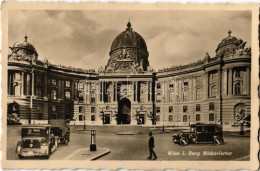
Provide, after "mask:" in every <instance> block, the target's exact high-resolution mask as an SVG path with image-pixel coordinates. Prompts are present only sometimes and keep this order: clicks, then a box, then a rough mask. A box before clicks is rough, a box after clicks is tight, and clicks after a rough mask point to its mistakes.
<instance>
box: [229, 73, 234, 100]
mask: <svg viewBox="0 0 260 171" xmlns="http://www.w3.org/2000/svg"><path fill="white" fill-rule="evenodd" d="M232 94H233V68H229V69H228V95H229V96H232Z"/></svg>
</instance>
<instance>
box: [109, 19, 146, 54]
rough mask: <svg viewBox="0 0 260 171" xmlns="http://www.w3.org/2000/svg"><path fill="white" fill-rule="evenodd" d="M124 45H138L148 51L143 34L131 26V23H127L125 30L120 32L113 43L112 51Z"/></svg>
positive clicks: (137, 46)
mask: <svg viewBox="0 0 260 171" xmlns="http://www.w3.org/2000/svg"><path fill="white" fill-rule="evenodd" d="M122 47H124V48H125V47H136V48H140V49H143V50H145V51H147V46H146V43H145V41H144V39H143V38H142V36H141V35H140V34H138V33H136V32H135V31H133V29H132V27H131V23H130V22H128V23H127V28H126V30H125V31H123V32H122V33H120V34H119V35H118V36H117V37H116V38H115V40H114V41H113V43H112V46H111V50H110V53H111V52H112V51H114V50H116V49H118V48H122Z"/></svg>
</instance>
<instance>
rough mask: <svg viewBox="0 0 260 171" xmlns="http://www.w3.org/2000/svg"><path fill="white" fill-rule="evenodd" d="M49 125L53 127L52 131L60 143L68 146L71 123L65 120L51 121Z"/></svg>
mask: <svg viewBox="0 0 260 171" xmlns="http://www.w3.org/2000/svg"><path fill="white" fill-rule="evenodd" d="M49 124H50V125H51V126H52V127H51V131H52V133H53V135H54V136H55V139H57V141H58V143H63V144H66V145H68V143H69V141H70V128H69V121H67V120H64V119H51V120H49Z"/></svg>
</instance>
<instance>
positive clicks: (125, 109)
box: [117, 98, 131, 124]
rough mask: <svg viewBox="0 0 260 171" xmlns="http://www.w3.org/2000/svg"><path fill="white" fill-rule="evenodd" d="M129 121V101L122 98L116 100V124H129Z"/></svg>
mask: <svg viewBox="0 0 260 171" xmlns="http://www.w3.org/2000/svg"><path fill="white" fill-rule="evenodd" d="M130 122H131V101H130V100H129V99H128V98H123V99H121V100H119V101H118V116H117V124H130Z"/></svg>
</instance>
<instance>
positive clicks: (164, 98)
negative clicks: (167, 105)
mask: <svg viewBox="0 0 260 171" xmlns="http://www.w3.org/2000/svg"><path fill="white" fill-rule="evenodd" d="M164 102H165V95H164V94H163V100H162V103H163V104H162V115H163V132H164Z"/></svg>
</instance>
